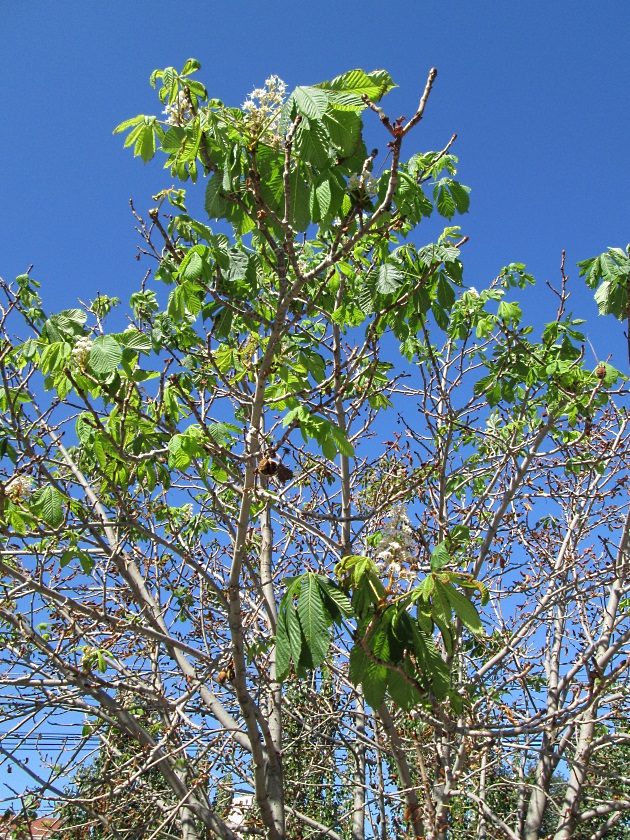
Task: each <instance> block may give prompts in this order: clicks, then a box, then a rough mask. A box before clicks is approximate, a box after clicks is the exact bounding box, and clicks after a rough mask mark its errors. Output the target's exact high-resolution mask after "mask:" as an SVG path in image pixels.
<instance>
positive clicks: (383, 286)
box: [376, 262, 405, 295]
mask: <svg viewBox="0 0 630 840" xmlns="http://www.w3.org/2000/svg"><path fill="white" fill-rule="evenodd" d="M404 279H405V275H404V274H403V273H402V271H401V270H400V268H399V267H398V266H397V265H395V264H394V263H389V262H385V263H383V264H382V265H381V266H379V269H378V277H377V280H376V290H377V291H378V292H380V293H381V294H382V295H388V294H391V293H392V292H395V291H397V290H398V288H399V286H400V284H401V283H402V282H403V280H404Z"/></svg>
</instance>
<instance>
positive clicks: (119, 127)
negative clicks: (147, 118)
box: [112, 114, 144, 134]
mask: <svg viewBox="0 0 630 840" xmlns="http://www.w3.org/2000/svg"><path fill="white" fill-rule="evenodd" d="M143 120H144V114H138V116H137V117H132V118H131V119H130V120H125V121H124V122H121V123H120V125H117V126H116V128H115V129H114V130H113V132H112V134H120V132H121V131H126V130H127V129H128V128H133V127H134V126H136V125H138V124H139V123H141V122H142V121H143Z"/></svg>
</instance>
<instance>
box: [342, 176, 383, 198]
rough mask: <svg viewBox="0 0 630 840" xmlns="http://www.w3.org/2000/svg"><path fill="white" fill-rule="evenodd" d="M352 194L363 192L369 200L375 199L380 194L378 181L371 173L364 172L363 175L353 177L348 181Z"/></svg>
mask: <svg viewBox="0 0 630 840" xmlns="http://www.w3.org/2000/svg"><path fill="white" fill-rule="evenodd" d="M348 189H349V190H350V192H359V191H360V192H362V193H363V195H364V196H367V197H368V198H374V196H375V195H376V193H377V192H378V181H377V180H376V178H374V176H373V175H372V173H371V172H363V173H362V174H361V175H351V176H350V178H349V179H348Z"/></svg>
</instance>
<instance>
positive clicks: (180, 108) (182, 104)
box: [162, 90, 191, 125]
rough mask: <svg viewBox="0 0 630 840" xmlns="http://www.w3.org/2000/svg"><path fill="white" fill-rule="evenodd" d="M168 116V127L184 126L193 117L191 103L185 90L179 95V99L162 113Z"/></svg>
mask: <svg viewBox="0 0 630 840" xmlns="http://www.w3.org/2000/svg"><path fill="white" fill-rule="evenodd" d="M162 113H163V114H166V123H167V124H168V125H184V124H185V123H187V122H188V120H189V119H190V117H191V114H190V103H189V101H188V97H187V96H186V94H185V93H184V91H183V90H180V92H179V93H178V94H177V99H176V100H175V101H174V102H172V103H171V104H170V105H167V106H166V108H165V109H164V110H163V111H162Z"/></svg>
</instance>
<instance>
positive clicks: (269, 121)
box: [241, 76, 287, 145]
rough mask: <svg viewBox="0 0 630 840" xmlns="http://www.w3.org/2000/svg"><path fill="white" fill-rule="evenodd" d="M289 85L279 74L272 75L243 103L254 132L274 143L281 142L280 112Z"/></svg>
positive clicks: (250, 126)
mask: <svg viewBox="0 0 630 840" xmlns="http://www.w3.org/2000/svg"><path fill="white" fill-rule="evenodd" d="M286 93H287V86H286V84H285V83H284V82H283V81H282V79H281V78H280V77H279V76H270V77H269V78H268V79H267V80H266V81H265V86H264V87H263V88H255V89H254V90H253V91H252V92H251V93H250V94H249V96H248V97H247V99H246V100H245V102H243V104H242V105H241V110H242V111H245V113H246V115H247V116H246V121H247V125H248V127H249V128H250V130H251V131H253V133H255V134H256V135H257V136H258V137H260V138H261V139H263V140H264V141H265V142H268V143H270V144H272V145H277V144H278V143H279V142H280V135H279V131H278V129H279V125H280V113H281V111H282V106H283V105H284V100H285V98H286Z"/></svg>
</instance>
